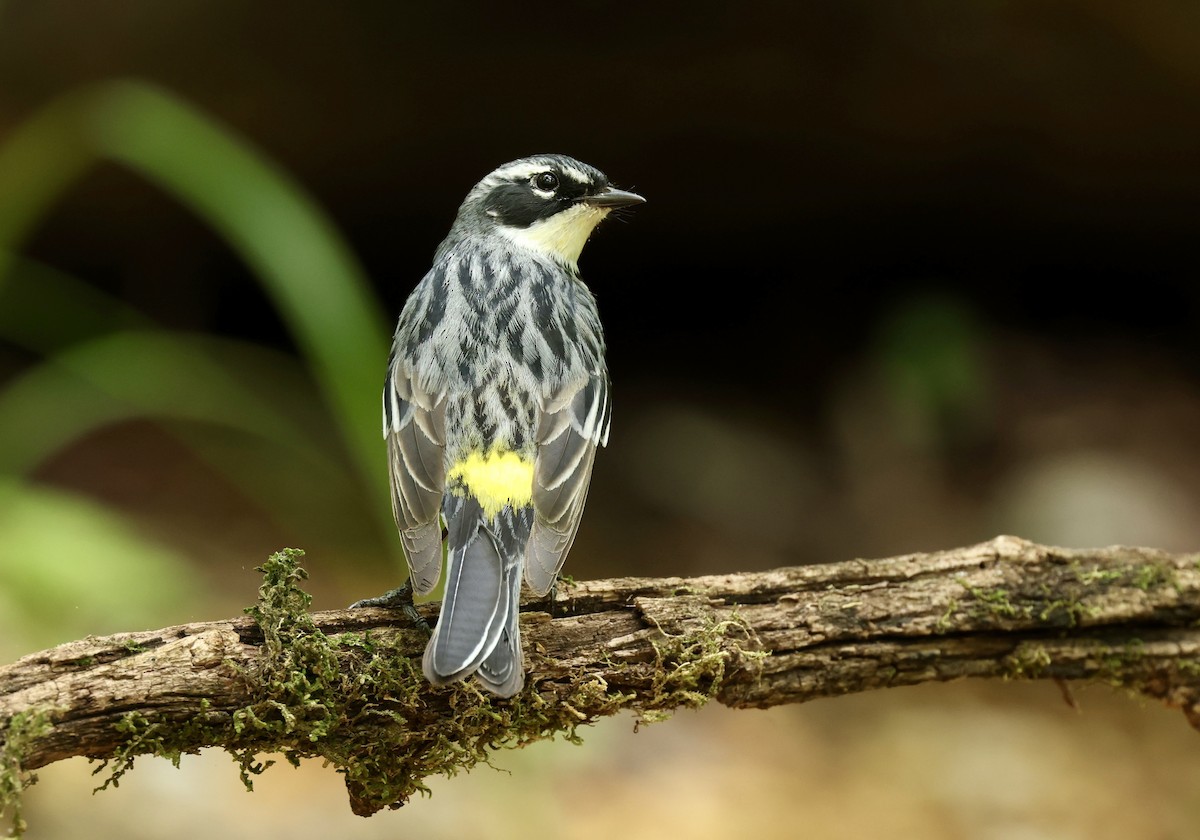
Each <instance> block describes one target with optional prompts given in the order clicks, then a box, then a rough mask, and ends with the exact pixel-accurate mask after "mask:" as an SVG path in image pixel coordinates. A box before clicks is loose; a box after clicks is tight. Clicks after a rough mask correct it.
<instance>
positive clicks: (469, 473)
mask: <svg viewBox="0 0 1200 840" xmlns="http://www.w3.org/2000/svg"><path fill="white" fill-rule="evenodd" d="M446 478H447V480H449V481H454V480H456V479H457V480H459V481H461V482H462V483H463V484H465V485H466V488H467V492H468V493H470V494H471V495H472V496H474V497H475V498H476V499H477V500H478V501H479V506H480V507H481V508H483V515H484V516H486V517H487V518H488V519H491V518H493V517H494V516H495V515H496V514H497V513H499V512H500V511H501V509H503V508H504V507H506V506H508V505H512V506H513V507H524V506H525V505H527V504H529V502H530V501H531V500H532V499H533V461H526V460H524V459H522V458H521V456H520V455H518V454H517V453H515V452H497V451H495V450H493V451H491V452H489V453H487V454H486V455H485V454H484V453H482V452H472V453H471V454H470V455H468V456H467V457H466V458H463V459H462V460H461V461H459V462H458V463H456V464H454V465H453V466H452V467H450V470H449V472H448V473H447V474H446Z"/></svg>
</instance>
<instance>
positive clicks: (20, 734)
mask: <svg viewBox="0 0 1200 840" xmlns="http://www.w3.org/2000/svg"><path fill="white" fill-rule="evenodd" d="M51 726H52V724H51V722H50V713H49V712H47V711H45V710H36V709H34V710H30V711H25V712H18V713H17V714H15V715H13V716H12V717H10V718H9V719H8V720H6V721H5V722H4V724H3V725H2V726H0V820H3V819H5V818H6V817H7V819H8V821H9V824H10V826H11V829H10V832H11V836H13V837H20V836H21V835H22V834H24V833H25V828H26V825H25V817H24V814H23V813H22V811H21V793H22V792H23V791H24V790H25V788H27V787H29V786H30V785H32V784H34V783H35V782H36V781H37V776H35V775H33V774H30V773H26V772H25V771H24V769H23V768H22V762H24V760H25V755H26V753H27V751H28V749H29V745H30V742H32V741H34V740H36V739H38V738H41V737H42V736H43V735H45V734H46V733H47V732H49V731H50V729H51Z"/></svg>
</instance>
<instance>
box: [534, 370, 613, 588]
mask: <svg viewBox="0 0 1200 840" xmlns="http://www.w3.org/2000/svg"><path fill="white" fill-rule="evenodd" d="M611 417H612V405H611V404H610V402H609V397H608V377H607V376H606V375H605V374H604V373H594V374H592V375H591V377H590V378H588V379H587V380H584V381H583V382H581V383H576V385H575V388H574V390H565V391H564V392H562V393H560V394H555V395H553V396H552V397H551V399H549V400H547V402H546V405H545V407H544V408H543V409H542V413H541V416H540V418H539V421H538V435H537V442H538V454H537V460H536V462H535V465H534V471H533V510H534V521H533V530H532V532H531V533H530V536H529V543H528V545H527V547H526V550H525V582H526V583H527V584H529V588H530V589H532V590H533V591H534V592H535V593H536V594H538V595H545V594H546V593H547V592H549V591H550V587H551V586H553V585H554V581H555V580H556V579H557V577H558V572H559V570H560V569H562V564H563V561H564V560H565V559H566V556H567V552H568V551H570V550H571V543H573V542H574V541H575V532H576V531H577V530H579V520H580V518H581V517H582V516H583V505H584V502H585V501H587V491H588V485H589V484H590V483H591V480H592V462H593V460H594V459H595V457H596V447H597V446H603V445H604V444H605V443H607V442H608V427H609V421H610V419H611Z"/></svg>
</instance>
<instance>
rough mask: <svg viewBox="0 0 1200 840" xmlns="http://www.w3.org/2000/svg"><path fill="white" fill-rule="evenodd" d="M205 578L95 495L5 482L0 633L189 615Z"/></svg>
mask: <svg viewBox="0 0 1200 840" xmlns="http://www.w3.org/2000/svg"><path fill="white" fill-rule="evenodd" d="M202 591H203V586H202V581H201V580H199V579H198V578H197V576H196V574H195V573H194V572H193V571H192V570H191V567H190V566H189V565H188V563H187V562H186V561H185V560H184V559H183V558H181V557H180V556H179V555H177V554H176V553H175V552H173V551H172V550H171V549H170V548H168V547H167V546H165V545H162V544H161V543H159V542H157V541H156V540H152V539H150V538H149V537H148V536H146V535H144V534H142V533H140V532H139V531H138V530H137V529H136V528H134V527H132V526H131V525H129V524H128V523H126V522H124V521H122V520H121V519H120V518H118V517H115V516H114V515H113V513H112V511H111V510H109V509H107V508H104V507H102V506H101V505H98V504H96V503H94V502H90V501H88V500H86V499H83V498H80V497H78V496H74V495H72V494H69V493H64V492H62V491H58V490H50V489H46V488H41V487H34V486H31V485H28V484H24V483H21V482H17V481H10V480H0V636H2V637H3V638H4V639H5V640H6V643H9V644H15V643H14V642H13V640H20V642H21V643H22V646H23V647H29V646H42V645H50V644H55V643H57V642H63V641H67V640H69V639H72V638H75V637H77V636H80V635H83V634H85V633H110V632H117V631H120V630H131V629H135V628H138V627H157V626H160V625H161V624H162V623H164V622H165V621H169V620H174V621H180V620H181V615H180V608H181V606H182V605H184V604H193V605H195V604H196V602H197V593H198V592H202Z"/></svg>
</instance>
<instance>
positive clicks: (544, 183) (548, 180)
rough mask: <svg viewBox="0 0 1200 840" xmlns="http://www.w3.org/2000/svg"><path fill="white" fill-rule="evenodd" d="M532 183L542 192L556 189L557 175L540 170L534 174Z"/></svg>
mask: <svg viewBox="0 0 1200 840" xmlns="http://www.w3.org/2000/svg"><path fill="white" fill-rule="evenodd" d="M533 185H534V187H536V188H537V189H539V190H541V191H542V192H554V191H555V190H556V189H558V176H557V175H555V174H554V173H553V172H542V173H540V174H538V175H535V176H534V178H533Z"/></svg>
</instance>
